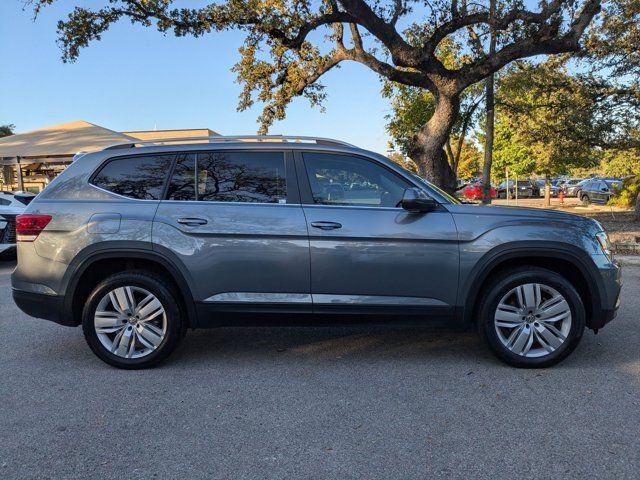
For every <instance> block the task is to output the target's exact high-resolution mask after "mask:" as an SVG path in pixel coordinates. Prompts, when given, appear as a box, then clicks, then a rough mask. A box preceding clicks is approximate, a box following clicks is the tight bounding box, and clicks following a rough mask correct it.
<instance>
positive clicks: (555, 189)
mask: <svg viewBox="0 0 640 480" xmlns="http://www.w3.org/2000/svg"><path fill="white" fill-rule="evenodd" d="M535 182H536V186H537V187H538V189H539V190H540V196H541V197H544V191H545V188H546V187H545V181H544V180H536V181H535ZM549 193H550V194H551V196H552V197H554V198H555V197H557V196H558V194H559V193H560V188H559V187H557V186H555V185H554V184H553V182H549Z"/></svg>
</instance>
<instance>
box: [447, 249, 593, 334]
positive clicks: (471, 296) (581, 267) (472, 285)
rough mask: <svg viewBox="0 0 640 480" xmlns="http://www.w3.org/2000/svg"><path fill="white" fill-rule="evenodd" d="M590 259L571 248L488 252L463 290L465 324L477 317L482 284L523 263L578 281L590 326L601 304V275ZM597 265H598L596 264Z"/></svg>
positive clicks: (577, 285) (577, 286)
mask: <svg viewBox="0 0 640 480" xmlns="http://www.w3.org/2000/svg"><path fill="white" fill-rule="evenodd" d="M588 261H591V260H590V259H582V258H580V257H578V256H577V255H576V253H575V252H574V251H571V250H569V249H567V248H557V249H555V248H553V247H546V248H542V247H534V246H531V247H527V246H522V247H520V248H517V249H513V250H506V251H502V252H497V253H489V254H487V255H485V260H484V261H483V262H481V265H480V266H479V267H478V268H477V269H476V272H475V273H474V272H472V275H470V277H471V278H472V280H471V281H470V282H469V283H468V284H467V286H465V287H463V288H465V290H464V292H465V293H463V295H464V296H463V298H464V304H463V306H462V314H461V315H460V316H459V317H458V318H460V317H461V320H462V322H463V323H464V324H467V325H468V324H472V323H474V322H475V319H476V318H477V308H478V305H479V303H480V297H481V292H482V288H483V287H484V286H485V285H486V284H487V283H488V282H490V281H491V279H492V278H493V277H495V276H496V275H499V274H500V273H501V272H503V271H505V270H508V269H511V268H514V267H519V266H531V267H540V268H546V269H548V270H551V271H553V272H555V273H558V274H560V275H563V276H565V277H567V278H568V279H569V281H570V282H571V283H572V285H574V287H575V288H576V290H577V291H578V293H579V294H580V297H581V298H582V301H583V303H584V306H585V310H586V314H587V327H590V324H591V317H592V314H593V312H595V311H597V310H598V309H599V308H600V307H599V306H600V305H601V296H600V291H601V289H602V286H601V279H600V277H599V275H597V272H593V271H591V270H592V269H591V267H590V266H589V265H588V263H587V262H588ZM593 269H595V266H593Z"/></svg>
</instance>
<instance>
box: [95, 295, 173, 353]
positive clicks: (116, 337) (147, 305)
mask: <svg viewBox="0 0 640 480" xmlns="http://www.w3.org/2000/svg"><path fill="white" fill-rule="evenodd" d="M94 328H95V331H96V334H97V336H98V339H99V340H100V343H102V345H103V346H104V347H105V348H106V349H107V350H108V351H109V352H111V353H112V354H114V355H117V356H118V357H122V358H141V357H145V356H147V355H149V354H150V353H152V352H153V351H155V350H156V349H157V348H158V347H159V346H160V344H161V343H162V341H163V340H164V338H165V335H166V332H167V316H166V313H165V309H164V307H163V305H162V303H161V302H160V300H158V298H157V297H156V296H155V295H154V294H153V293H151V292H149V291H148V290H145V289H144V288H140V287H133V286H124V287H118V288H115V289H113V290H111V291H110V292H109V293H107V294H106V295H105V296H104V297H102V299H101V300H100V302H99V303H98V306H97V308H96V312H95V314H94Z"/></svg>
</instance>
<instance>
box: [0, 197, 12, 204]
mask: <svg viewBox="0 0 640 480" xmlns="http://www.w3.org/2000/svg"><path fill="white" fill-rule="evenodd" d="M0 205H2V206H6V205H11V202H10V201H9V200H5V199H4V198H0Z"/></svg>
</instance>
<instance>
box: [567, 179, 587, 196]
mask: <svg viewBox="0 0 640 480" xmlns="http://www.w3.org/2000/svg"><path fill="white" fill-rule="evenodd" d="M590 180H591V179H589V178H587V179H586V180H579V179H577V178H573V179H571V180H569V181H567V183H565V184H564V186H563V187H562V189H563V190H564V194H565V195H566V196H567V197H577V196H578V194H579V193H580V190H582V186H583V185H584V184H585V183H587V182H588V181H590Z"/></svg>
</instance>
